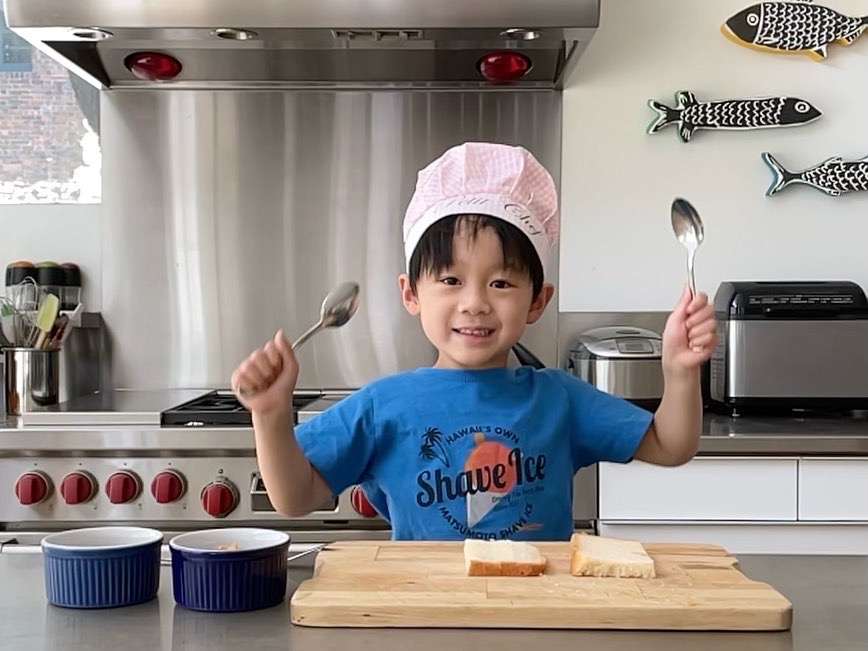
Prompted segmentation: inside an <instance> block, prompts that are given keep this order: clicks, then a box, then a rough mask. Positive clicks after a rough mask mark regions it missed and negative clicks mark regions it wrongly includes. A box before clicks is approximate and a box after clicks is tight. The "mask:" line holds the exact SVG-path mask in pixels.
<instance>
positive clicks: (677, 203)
mask: <svg viewBox="0 0 868 651" xmlns="http://www.w3.org/2000/svg"><path fill="white" fill-rule="evenodd" d="M671 214H672V230H673V232H674V233H675V238H676V239H677V240H678V241H679V242H680V243H681V245H682V246H683V247H684V248H685V249H687V282H688V284H689V285H690V293H691V294H693V295H694V296H695V295H696V280H695V278H694V274H693V261H694V258H695V257H696V250H697V249H698V248H699V246H700V244H702V242H703V240H705V226H704V225H703V223H702V218H701V217H700V216H699V213H698V212H697V210H696V208H694V207H693V205H692V204H691V203H690V202H689V201H687V199H682V198H681V197H676V198H675V200H674V201H673V202H672V209H671Z"/></svg>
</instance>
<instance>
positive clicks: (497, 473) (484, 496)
mask: <svg viewBox="0 0 868 651" xmlns="http://www.w3.org/2000/svg"><path fill="white" fill-rule="evenodd" d="M473 442H474V443H475V444H476V445H475V446H474V448H473V451H472V452H471V453H470V454H469V455H467V461H465V462H464V470H465V472H467V473H469V475H470V476H471V477H472V478H474V479H476V481H477V484H478V485H480V486H487V488H488V490H485V491H479V492H478V493H473V492H469V493H467V497H466V499H467V526H468V527H475V526H476V524H477V523H478V522H479V521H480V520H482V518H483V517H484V516H485V515H486V514H487V513H488V512H489V511H491V509H493V508H494V507H495V506H497V504H498V502H500V501H501V500H502V499H503V497H504V495H506V494H507V493H508V492H509V491H511V490H512V488H513V486H515V480H516V476H515V474H516V473H515V468H514V467H512V466H510V464H509V448H508V447H507V446H505V445H504V444H503V443H500V442H499V441H486V440H485V435H484V434H483V433H482V432H474V434H473Z"/></svg>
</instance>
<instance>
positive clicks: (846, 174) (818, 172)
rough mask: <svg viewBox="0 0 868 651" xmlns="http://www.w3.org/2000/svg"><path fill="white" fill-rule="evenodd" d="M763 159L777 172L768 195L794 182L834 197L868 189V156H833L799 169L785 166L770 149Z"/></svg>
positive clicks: (774, 172) (763, 155) (767, 192)
mask: <svg viewBox="0 0 868 651" xmlns="http://www.w3.org/2000/svg"><path fill="white" fill-rule="evenodd" d="M762 159H763V161H765V163H766V165H768V166H769V168H770V169H771V171H772V174H774V180H773V181H772V184H771V185H770V186H769V189H768V190H767V191H766V196H767V197H770V196H772V195H773V194H777V193H778V192H780V191H781V190H783V189H784V188H786V187H787V186H789V185H792V184H794V183H803V184H805V185H809V186H811V187H812V188H816V189H817V190H821V191H822V192H825V193H826V194H828V195H829V196H832V197H839V196H841V195H842V194H844V193H846V192H858V191H860V190H868V156H866V157H865V158H862V159H860V160H853V161H845V160H843V159H842V158H841V157H840V156H834V157H832V158H828V159H826V160H824V161H823V162H822V163H820V164H819V165H814V166H813V167H810V168H808V169H806V170H802V171H799V172H792V171H790V170H788V169H786V168H785V167H784V166H783V165H781V164H780V163H779V162H778V161H777V160H776V159H775V157H774V156H772V155H771V154H770V153H768V152H763V153H762Z"/></svg>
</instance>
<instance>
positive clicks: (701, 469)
mask: <svg viewBox="0 0 868 651" xmlns="http://www.w3.org/2000/svg"><path fill="white" fill-rule="evenodd" d="M797 474H798V466H797V461H796V460H795V459H752V458H713V457H697V458H695V459H693V460H692V461H690V462H689V463H687V464H685V465H683V466H677V467H674V468H669V467H661V466H654V465H651V464H647V463H642V462H639V461H633V462H632V463H629V464H613V463H601V464H600V519H601V520H606V519H608V520H714V521H716V520H742V521H744V520H784V521H795V520H796V514H797V506H796V502H797V489H796V486H797Z"/></svg>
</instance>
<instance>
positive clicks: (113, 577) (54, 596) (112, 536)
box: [41, 527, 163, 608]
mask: <svg viewBox="0 0 868 651" xmlns="http://www.w3.org/2000/svg"><path fill="white" fill-rule="evenodd" d="M162 541H163V534H162V533H161V532H160V531H157V530H156V529H146V528H143V527H90V528H84V529H71V530H69V531H63V532H61V533H56V534H51V535H49V536H46V537H45V538H43V540H42V545H41V546H42V555H43V567H44V573H45V595H46V597H47V598H48V602H49V603H51V604H54V605H55V606H63V607H66V608H117V607H120V606H131V605H133V604H139V603H143V602H145V601H149V600H151V599H153V598H154V597H156V596H157V591H158V590H159V589H160V545H161V543H162Z"/></svg>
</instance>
